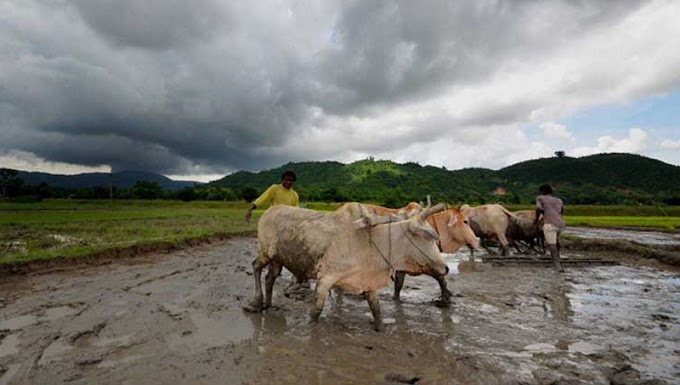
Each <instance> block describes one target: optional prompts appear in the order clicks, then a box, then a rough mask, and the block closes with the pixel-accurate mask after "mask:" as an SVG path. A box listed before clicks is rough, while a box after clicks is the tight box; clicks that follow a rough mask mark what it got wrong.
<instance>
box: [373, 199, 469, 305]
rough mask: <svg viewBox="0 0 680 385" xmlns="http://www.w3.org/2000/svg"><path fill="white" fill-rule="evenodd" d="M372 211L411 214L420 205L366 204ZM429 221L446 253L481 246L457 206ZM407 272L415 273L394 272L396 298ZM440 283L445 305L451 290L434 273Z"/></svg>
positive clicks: (432, 216)
mask: <svg viewBox="0 0 680 385" xmlns="http://www.w3.org/2000/svg"><path fill="white" fill-rule="evenodd" d="M365 206H366V208H367V209H368V210H369V212H371V213H375V214H382V215H385V214H393V215H407V216H408V215H409V214H410V213H411V212H413V211H414V210H417V209H419V208H420V205H419V204H418V203H415V202H411V203H409V204H408V205H407V206H405V207H402V208H401V209H389V208H386V207H382V206H375V205H365ZM427 222H428V223H429V225H430V226H431V227H432V228H433V229H434V231H435V232H436V233H437V235H439V249H440V250H441V251H442V252H444V253H455V252H456V251H458V249H460V248H461V247H462V246H463V245H466V244H467V245H468V246H469V247H471V248H475V249H476V248H478V247H479V239H478V238H477V237H476V236H475V233H474V232H473V231H472V229H471V228H470V224H469V222H468V219H467V217H466V216H465V215H464V214H463V213H462V212H460V211H459V210H458V209H456V208H450V209H448V210H446V211H442V212H439V213H436V214H433V215H431V216H429V217H428V218H427ZM406 274H409V275H414V274H412V273H408V272H406V271H395V273H394V299H395V300H399V296H400V293H401V289H402V287H403V286H404V278H405V277H406ZM432 277H433V278H434V279H436V280H437V283H439V288H440V289H441V296H442V302H443V304H444V305H447V304H449V302H450V299H451V292H450V291H449V290H448V289H447V287H446V286H447V285H446V280H445V278H444V276H443V275H432Z"/></svg>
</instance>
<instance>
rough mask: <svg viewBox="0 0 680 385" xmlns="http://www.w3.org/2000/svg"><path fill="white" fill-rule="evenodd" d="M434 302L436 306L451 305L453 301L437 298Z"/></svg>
mask: <svg viewBox="0 0 680 385" xmlns="http://www.w3.org/2000/svg"><path fill="white" fill-rule="evenodd" d="M432 304H433V305H434V306H436V307H449V306H451V301H449V300H445V299H435V300H434V301H432Z"/></svg>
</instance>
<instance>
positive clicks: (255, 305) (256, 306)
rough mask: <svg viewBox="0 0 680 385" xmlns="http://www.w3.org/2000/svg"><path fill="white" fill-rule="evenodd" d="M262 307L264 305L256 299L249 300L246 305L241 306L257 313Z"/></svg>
mask: <svg viewBox="0 0 680 385" xmlns="http://www.w3.org/2000/svg"><path fill="white" fill-rule="evenodd" d="M264 309H265V307H264V306H263V305H262V301H258V300H254V301H250V302H249V303H248V304H247V305H246V306H244V307H243V310H245V311H248V312H251V313H259V312H261V311H262V310H264Z"/></svg>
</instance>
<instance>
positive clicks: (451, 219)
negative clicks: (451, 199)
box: [446, 214, 458, 227]
mask: <svg viewBox="0 0 680 385" xmlns="http://www.w3.org/2000/svg"><path fill="white" fill-rule="evenodd" d="M456 222H458V215H456V214H451V216H449V223H447V224H446V226H448V227H453V225H455V224H456Z"/></svg>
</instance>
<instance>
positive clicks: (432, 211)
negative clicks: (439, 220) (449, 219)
mask: <svg viewBox="0 0 680 385" xmlns="http://www.w3.org/2000/svg"><path fill="white" fill-rule="evenodd" d="M444 210H446V205H445V204H443V203H440V204H438V205H436V206H432V207H428V208H427V209H425V210H423V212H421V213H420V219H422V220H425V219H426V218H427V217H429V216H430V215H432V214H435V213H438V212H440V211H444Z"/></svg>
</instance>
